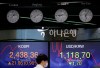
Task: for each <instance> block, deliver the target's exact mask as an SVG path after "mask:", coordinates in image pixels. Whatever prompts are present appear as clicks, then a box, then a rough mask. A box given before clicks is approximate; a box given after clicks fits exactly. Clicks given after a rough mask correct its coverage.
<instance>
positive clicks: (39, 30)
mask: <svg viewBox="0 0 100 68" xmlns="http://www.w3.org/2000/svg"><path fill="white" fill-rule="evenodd" d="M47 30H48V29H44V27H42V29H37V31H38V32H41V35H42V36H43V38H44V37H45V31H47Z"/></svg>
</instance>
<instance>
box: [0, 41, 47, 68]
mask: <svg viewBox="0 0 100 68" xmlns="http://www.w3.org/2000/svg"><path fill="white" fill-rule="evenodd" d="M39 54H46V55H47V56H48V43H47V42H0V68H34V67H35V66H36V64H37V63H36V58H37V56H38V55H39Z"/></svg>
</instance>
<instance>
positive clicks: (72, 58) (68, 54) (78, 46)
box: [50, 42, 100, 68]
mask: <svg viewBox="0 0 100 68" xmlns="http://www.w3.org/2000/svg"><path fill="white" fill-rule="evenodd" d="M99 45H100V42H51V43H50V57H51V58H50V68H100V46H99Z"/></svg>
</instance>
